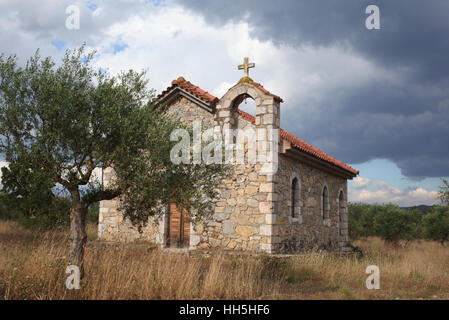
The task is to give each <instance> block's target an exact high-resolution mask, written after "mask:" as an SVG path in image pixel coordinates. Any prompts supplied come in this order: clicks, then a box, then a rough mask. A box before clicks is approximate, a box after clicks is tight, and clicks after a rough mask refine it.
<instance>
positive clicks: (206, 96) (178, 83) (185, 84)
mask: <svg viewBox="0 0 449 320" xmlns="http://www.w3.org/2000/svg"><path fill="white" fill-rule="evenodd" d="M171 84H172V85H171V86H170V87H168V88H167V89H165V90H164V91H162V92H161V93H160V94H159V95H158V96H157V97H158V98H161V97H163V96H164V95H165V94H166V93H168V92H169V91H171V90H172V89H174V88H176V87H179V88H181V89H184V90H186V91H187V92H189V93H191V94H193V95H194V96H195V97H197V98H198V99H200V100H202V101H204V102H208V103H209V102H213V101H217V100H218V98H217V97H214V96H213V95H211V94H210V93H209V92H207V91H204V90H203V89H201V88H200V87H198V86H195V85H194V84H192V83H190V82H189V81H187V80H186V79H184V78H183V77H179V78H178V79H176V80H173V81H172V83H171Z"/></svg>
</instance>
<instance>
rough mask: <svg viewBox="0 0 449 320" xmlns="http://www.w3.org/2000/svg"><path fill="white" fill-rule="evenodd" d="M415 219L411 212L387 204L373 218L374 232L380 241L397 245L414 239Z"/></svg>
mask: <svg viewBox="0 0 449 320" xmlns="http://www.w3.org/2000/svg"><path fill="white" fill-rule="evenodd" d="M415 219H416V218H415V217H414V216H413V213H412V212H409V211H406V210H403V209H401V208H399V207H398V206H396V205H392V204H387V205H385V207H384V208H383V210H380V211H379V212H378V213H377V214H376V215H375V217H374V230H375V231H376V234H377V235H378V236H380V237H381V238H382V239H384V240H386V241H388V242H392V243H397V242H398V241H399V240H413V239H415V238H416V229H415Z"/></svg>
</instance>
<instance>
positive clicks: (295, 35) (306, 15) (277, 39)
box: [179, 0, 449, 178]
mask: <svg viewBox="0 0 449 320" xmlns="http://www.w3.org/2000/svg"><path fill="white" fill-rule="evenodd" d="M179 3H180V4H181V5H183V6H184V7H185V8H188V9H191V10H192V11H195V12H197V13H201V14H202V15H203V16H204V17H205V19H206V21H208V22H209V23H213V24H217V25H221V24H224V23H226V22H229V21H241V20H242V19H247V21H248V23H249V24H250V25H251V26H252V27H254V29H253V31H252V32H253V34H252V35H253V36H255V37H257V38H259V39H261V40H271V41H273V42H274V43H275V44H278V45H289V46H294V47H300V46H302V45H312V46H324V47H327V46H335V45H342V44H344V45H349V46H350V47H351V48H352V49H353V50H354V51H355V52H356V53H357V54H358V55H360V56H363V57H365V58H366V59H369V60H370V61H372V62H373V63H375V64H376V65H378V66H380V67H382V68H385V69H386V70H393V72H395V70H397V72H398V73H401V74H402V76H401V77H399V78H398V79H400V80H399V82H396V83H394V84H393V85H392V83H387V82H385V83H379V82H374V83H365V84H363V85H360V86H358V87H353V88H346V89H345V90H344V92H341V91H338V92H336V91H333V90H325V91H323V92H326V93H323V95H325V96H323V97H321V99H320V100H319V101H320V103H319V105H309V106H307V105H297V106H295V108H298V110H304V108H309V109H312V111H308V112H307V113H297V112H289V114H285V112H284V113H283V114H282V123H283V127H285V129H287V130H290V131H291V132H292V133H294V134H297V135H298V136H300V137H301V138H303V139H305V140H306V141H308V142H310V143H312V144H315V145H316V146H317V147H320V148H322V149H323V150H324V151H326V152H328V153H330V154H332V155H333V156H335V157H337V158H341V160H344V161H347V162H351V163H354V164H356V163H361V162H364V161H367V160H370V159H375V158H387V159H390V160H392V161H394V162H395V163H396V164H397V165H398V166H399V167H400V168H401V170H402V173H403V174H404V175H406V176H409V177H414V178H421V177H439V176H448V175H449V19H448V16H449V1H442V0H441V1H438V0H435V1H426V2H424V1H418V0H407V1H405V0H402V1H399V0H397V1H384V0H375V1H372V0H370V1H362V0H332V1H308V0H307V1H298V0H292V1H250V0H246V1H245V0H242V1H238V2H234V1H200V0H182V1H179ZM370 4H375V5H377V6H379V8H380V13H381V30H367V29H366V28H365V19H366V17H367V14H365V8H366V7H367V6H368V5H370ZM248 14H249V15H248ZM289 104H293V105H294V104H295V102H294V101H289ZM289 110H292V109H291V108H290V109H289ZM297 123H301V126H300V127H299V126H297V125H296V124H297ZM299 128H300V129H299Z"/></svg>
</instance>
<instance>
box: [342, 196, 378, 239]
mask: <svg viewBox="0 0 449 320" xmlns="http://www.w3.org/2000/svg"><path fill="white" fill-rule="evenodd" d="M376 211H377V208H376V209H373V206H370V205H367V204H364V203H350V204H349V206H348V220H349V221H348V222H349V236H350V237H351V239H358V238H365V237H369V236H374V235H375V231H374V228H373V225H374V216H375V212H376Z"/></svg>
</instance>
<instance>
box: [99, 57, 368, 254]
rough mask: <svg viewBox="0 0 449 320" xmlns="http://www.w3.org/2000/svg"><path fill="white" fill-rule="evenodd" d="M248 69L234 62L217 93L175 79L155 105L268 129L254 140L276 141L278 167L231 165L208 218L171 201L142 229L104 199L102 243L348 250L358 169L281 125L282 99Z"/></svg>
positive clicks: (214, 122) (184, 116) (225, 124)
mask: <svg viewBox="0 0 449 320" xmlns="http://www.w3.org/2000/svg"><path fill="white" fill-rule="evenodd" d="M253 66H254V64H249V63H248V59H247V58H245V60H244V64H243V65H241V66H239V69H243V70H244V72H245V76H244V77H243V78H242V79H241V80H240V81H239V82H238V83H237V84H236V85H235V86H233V87H232V88H230V89H229V90H228V92H227V93H226V94H225V95H224V96H223V97H221V98H217V97H215V96H213V95H211V94H210V93H208V92H206V91H204V90H203V89H201V88H199V87H198V86H195V85H194V84H192V83H190V82H189V81H187V80H185V79H184V78H182V77H180V78H178V79H177V80H174V81H173V82H172V84H171V86H170V87H168V88H167V89H166V90H164V91H163V92H162V93H161V94H159V96H158V103H159V106H160V107H162V108H165V110H166V112H167V113H168V114H170V115H172V116H174V117H177V118H179V119H181V120H182V121H186V122H189V123H191V122H193V121H194V120H198V119H200V120H202V121H203V122H205V123H209V124H210V125H211V126H220V127H221V128H223V129H224V128H228V129H229V128H230V129H232V128H244V127H247V126H252V128H254V129H255V130H257V129H268V130H270V132H272V133H273V134H272V135H271V136H270V135H265V136H263V137H258V138H257V139H258V142H272V141H276V143H275V144H273V143H271V145H274V148H272V150H271V151H272V152H275V153H276V155H277V169H276V170H275V171H272V172H271V173H268V174H267V173H263V172H262V165H261V164H260V163H243V164H235V170H234V174H233V176H232V177H229V178H227V179H225V180H224V181H223V183H222V185H220V186H217V188H219V190H220V197H219V199H216V200H214V201H213V207H214V213H213V215H211V216H210V217H209V218H207V219H206V220H203V221H201V222H197V223H195V224H193V223H192V222H191V221H190V219H189V215H190V213H189V212H184V211H182V210H179V209H178V208H177V207H176V205H175V204H171V205H169V206H168V207H167V208H165V213H164V215H163V216H161V217H155V218H150V219H151V221H149V223H148V225H147V227H146V228H145V229H144V230H143V232H142V233H139V232H138V231H137V229H136V228H135V227H133V226H132V224H131V223H130V222H129V221H127V220H126V219H123V218H122V216H121V213H120V212H119V211H118V206H119V202H118V201H119V200H111V201H102V202H101V203H100V216H99V225H98V234H99V238H100V239H101V240H105V241H124V242H129V241H136V240H149V241H151V242H154V243H156V244H158V245H159V246H161V247H163V248H166V247H183V248H187V249H229V250H247V251H259V252H266V253H286V252H290V253H292V252H300V251H304V250H307V249H311V248H320V249H326V250H331V251H345V250H347V249H348V248H347V247H346V244H347V241H348V221H347V195H348V193H347V180H348V179H352V178H354V177H355V176H357V175H358V173H359V172H358V171H357V170H355V169H353V168H351V167H350V166H348V165H346V164H344V163H343V162H341V161H338V160H336V159H334V158H333V157H331V156H329V155H328V154H326V153H324V152H322V151H320V150H319V149H317V148H315V147H313V146H312V145H310V144H308V143H306V142H305V141H303V140H301V139H300V138H297V137H295V136H294V135H292V134H290V133H288V132H287V131H285V130H283V129H281V128H280V112H281V108H280V105H281V103H282V102H283V100H282V99H281V98H280V97H279V96H277V95H275V94H273V93H271V92H269V91H268V90H267V89H265V88H264V87H263V86H262V85H261V84H259V83H257V82H254V81H253V80H252V79H251V78H249V76H248V69H249V68H251V67H253ZM247 98H248V99H253V100H254V101H255V104H256V114H255V116H253V115H250V114H248V113H246V112H243V111H242V110H240V109H239V105H240V104H241V103H242V102H243V100H245V99H247ZM273 135H274V136H273ZM275 135H278V136H275ZM261 140H272V141H261ZM112 176H113V171H112V169H106V170H105V171H104V172H103V181H104V183H106V184H107V183H108V181H110V179H111V177H112Z"/></svg>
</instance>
